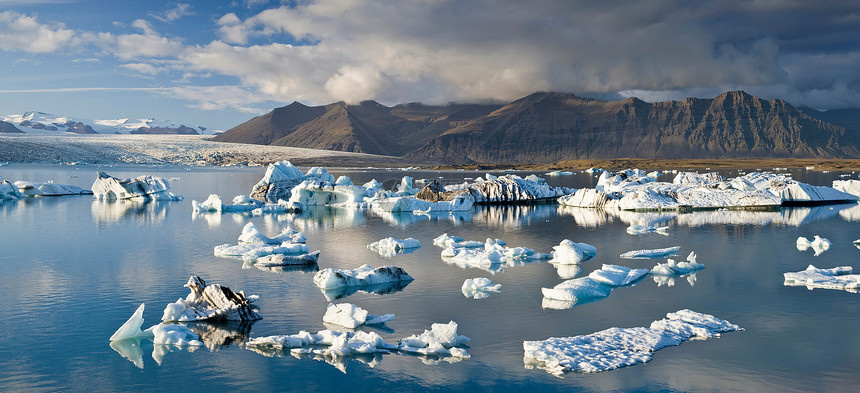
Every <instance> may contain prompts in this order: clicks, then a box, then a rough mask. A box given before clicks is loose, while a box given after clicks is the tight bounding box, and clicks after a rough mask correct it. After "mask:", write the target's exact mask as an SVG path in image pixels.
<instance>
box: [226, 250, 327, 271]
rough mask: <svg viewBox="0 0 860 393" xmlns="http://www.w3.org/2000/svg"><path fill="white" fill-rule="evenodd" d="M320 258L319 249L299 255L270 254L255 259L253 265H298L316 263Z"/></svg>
mask: <svg viewBox="0 0 860 393" xmlns="http://www.w3.org/2000/svg"><path fill="white" fill-rule="evenodd" d="M243 258H244V257H243ZM319 259H320V252H319V250H317V251H314V252H310V253H306V254H298V255H287V254H269V255H265V256H262V257H259V258H257V259H256V261H254V263H253V266H255V267H257V268H272V267H283V266H296V265H315V264H316V263H317V262H318V261H319Z"/></svg>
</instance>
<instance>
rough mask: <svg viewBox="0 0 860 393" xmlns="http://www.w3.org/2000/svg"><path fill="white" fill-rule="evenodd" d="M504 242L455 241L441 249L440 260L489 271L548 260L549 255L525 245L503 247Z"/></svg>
mask: <svg viewBox="0 0 860 393" xmlns="http://www.w3.org/2000/svg"><path fill="white" fill-rule="evenodd" d="M504 244H507V243H505V242H503V241H502V242H500V241H498V239H496V240H493V239H487V240H486V241H485V242H484V245H483V247H480V246H478V247H476V246H475V244H473V243H471V242H466V241H463V242H455V243H453V244H452V245H450V246H448V247H446V248H445V249H444V250H442V254H441V255H442V260H443V261H445V262H447V263H450V264H454V265H457V266H459V267H461V268H463V269H467V268H478V269H483V270H486V271H488V272H491V273H495V272H497V271H501V270H502V269H503V268H504V267H505V266H519V265H524V264H526V263H529V262H534V261H541V260H548V259H550V258H552V256H551V255H549V254H545V253H540V252H535V250H532V249H530V248H525V247H505V246H504Z"/></svg>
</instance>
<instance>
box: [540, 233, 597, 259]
mask: <svg viewBox="0 0 860 393" xmlns="http://www.w3.org/2000/svg"><path fill="white" fill-rule="evenodd" d="M552 249H553V252H552V259H551V260H550V263H555V264H559V265H574V264H578V263H580V262H582V261H587V260H589V259H591V258H594V257H595V256H596V255H597V248H596V247H594V246H592V245H590V244H586V243H577V242H574V241H572V240H569V239H564V240H562V241H561V243H559V245H557V246H553V247H552Z"/></svg>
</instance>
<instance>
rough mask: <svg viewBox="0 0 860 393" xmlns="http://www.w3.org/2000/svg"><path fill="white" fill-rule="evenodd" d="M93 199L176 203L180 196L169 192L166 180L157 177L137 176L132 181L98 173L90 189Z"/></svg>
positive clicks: (180, 198)
mask: <svg viewBox="0 0 860 393" xmlns="http://www.w3.org/2000/svg"><path fill="white" fill-rule="evenodd" d="M92 189H93V190H92V191H93V197H94V198H95V199H98V200H107V201H113V200H119V199H155V200H167V201H178V200H182V196H179V195H173V193H171V192H170V184H168V183H167V179H164V178H162V177H157V176H139V177H136V178H134V179H120V178H116V177H113V176H110V175H108V174H107V173H104V172H98V174H97V176H96V180H95V182H94V183H93V187H92Z"/></svg>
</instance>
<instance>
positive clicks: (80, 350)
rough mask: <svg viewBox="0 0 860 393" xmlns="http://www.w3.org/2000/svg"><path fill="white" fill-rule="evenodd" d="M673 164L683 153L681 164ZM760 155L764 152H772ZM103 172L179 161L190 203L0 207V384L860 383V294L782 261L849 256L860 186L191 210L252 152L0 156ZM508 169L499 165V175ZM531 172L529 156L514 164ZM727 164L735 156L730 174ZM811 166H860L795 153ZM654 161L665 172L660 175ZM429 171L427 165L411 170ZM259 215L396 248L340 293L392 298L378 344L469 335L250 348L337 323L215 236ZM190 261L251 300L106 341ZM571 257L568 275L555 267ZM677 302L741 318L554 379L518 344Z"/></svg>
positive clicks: (143, 170) (445, 176)
mask: <svg viewBox="0 0 860 393" xmlns="http://www.w3.org/2000/svg"><path fill="white" fill-rule="evenodd" d="M679 169H680V168H679ZM765 169H769V168H765ZM98 171H105V172H107V173H109V174H111V175H113V176H117V177H136V176H139V175H145V174H148V175H157V176H161V177H164V178H168V179H170V185H171V191H172V192H173V193H175V194H177V195H182V196H183V197H184V198H185V199H184V200H183V201H169V202H168V201H152V202H145V203H140V202H104V201H96V200H93V198H92V196H86V195H85V196H63V197H38V198H27V199H24V200H21V201H17V202H4V203H3V204H0V217H2V218H0V223H2V225H0V238H2V247H0V251H2V252H0V266H2V272H3V274H2V275H0V284H2V285H0V288H3V289H4V291H3V293H4V296H5V297H6V298H5V299H4V301H2V302H0V318H2V320H3V321H4V322H3V324H2V325H0V326H2V327H0V369H2V370H3V372H2V373H0V390H10V391H21V390H40V391H44V390H51V391H54V390H72V391H82V390H86V391H119V390H123V391H163V390H166V389H194V390H210V391H226V390H236V389H239V390H264V391H270V390H279V391H333V390H341V391H379V390H397V391H428V390H437V391H475V390H478V391H486V390H493V391H632V390H635V391H713V390H717V391H851V390H854V387H856V386H857V385H858V383H860V376H858V374H857V373H856V368H857V365H860V335H858V334H856V333H854V332H855V331H856V329H855V326H857V323H858V322H860V294H858V293H852V292H849V291H842V290H828V289H814V290H808V289H807V288H805V287H802V286H786V285H784V279H783V273H786V272H798V271H801V270H804V269H805V268H806V267H807V266H808V265H810V264H814V265H815V266H817V267H819V268H831V267H836V266H843V265H848V266H853V267H854V268H855V269H860V250H858V249H857V248H856V247H855V246H854V245H853V244H852V242H853V241H854V240H856V239H858V238H860V205H858V204H856V203H855V204H837V205H823V206H816V207H793V208H782V209H778V210H773V211H702V212H692V213H684V214H678V213H675V212H662V213H658V212H651V213H632V212H623V213H616V212H609V211H604V210H598V209H583V208H571V207H563V206H559V205H557V204H537V205H525V206H477V207H475V208H474V209H473V210H472V211H471V212H468V213H459V212H458V213H455V214H435V215H429V216H427V215H415V214H403V213H401V214H390V213H389V214H379V213H376V212H373V211H369V210H362V209H355V208H330V207H311V208H310V209H308V211H306V212H303V213H298V214H266V215H262V216H250V215H246V214H234V213H227V214H206V213H203V214H194V213H193V212H192V206H191V201H192V200H197V201H203V200H205V199H206V198H207V196H208V195H209V194H213V193H214V194H219V195H220V196H221V197H222V198H223V199H224V200H225V201H229V200H230V199H232V197H233V196H236V195H240V194H247V193H248V192H249V190H250V189H251V187H252V186H253V185H254V184H255V183H256V182H257V181H258V180H259V179H260V177H261V176H262V174H263V172H264V171H265V168H261V167H250V168H245V167H236V168H201V167H141V166H97V165H76V166H59V165H14V164H11V165H5V166H2V167H0V178H2V179H7V180H11V181H15V180H29V181H47V180H53V181H54V182H56V183H61V184H70V185H77V186H80V187H84V188H90V187H91V185H92V182H93V180H94V179H95V177H96V173H97V172H98ZM329 171H330V172H331V173H332V174H334V175H335V176H338V175H348V176H349V177H350V178H351V179H352V180H353V182H354V183H356V184H361V183H363V182H366V181H369V180H371V179H376V180H378V181H379V182H382V183H383V184H384V185H385V186H386V188H391V187H393V186H394V185H395V184H397V183H399V180H400V178H401V177H402V176H404V175H409V176H412V177H413V178H415V179H431V180H432V179H440V180H442V181H443V183H457V182H462V181H463V179H464V178H474V177H478V176H481V175H483V174H484V173H485V172H476V171H441V172H440V171H421V170H413V171H401V170H380V169H331V168H330V169H329ZM492 173H494V174H501V173H499V172H492ZM522 174H523V175H526V174H530V172H523V173H522ZM537 175H539V176H542V177H545V178H546V179H547V182H549V183H550V184H552V185H555V186H558V185H561V186H567V187H593V186H594V184H595V182H596V177H595V176H593V175H589V174H585V173H574V174H572V175H561V176H546V175H545V174H544V173H537ZM736 175H737V171H729V172H726V176H736ZM792 175H793V176H794V178H795V179H797V180H800V181H803V182H807V183H810V184H814V185H830V184H831V182H832V180H834V179H841V178H844V177H840V176H842V175H847V178H852V179H857V178H858V177H857V174H850V173H848V174H844V173H839V172H831V173H823V172H817V171H805V170H795V171H792ZM666 176H669V177H671V176H672V175H671V174H667V175H666ZM416 186H420V184H416ZM248 222H253V223H254V224H255V225H256V226H257V228H259V229H260V231H261V232H263V233H265V234H268V235H273V234H276V233H279V232H280V231H281V229H282V228H283V227H285V226H287V225H291V226H293V227H294V228H296V229H298V230H300V231H303V232H304V233H305V236H306V237H307V244H308V246H309V247H310V249H311V250H320V258H319V266H318V267H319V268H320V269H324V268H329V267H330V268H339V269H354V268H356V267H359V266H360V265H362V264H369V265H371V266H374V267H378V266H383V265H394V266H398V267H402V268H403V269H404V270H406V271H407V272H408V273H409V274H410V275H411V276H412V277H413V278H414V281H412V282H410V283H408V284H407V285H405V286H403V287H402V288H401V287H397V288H388V290H382V291H379V292H381V293H374V292H372V291H356V292H354V293H344V294H340V295H339V296H342V297H341V298H339V299H337V300H334V302H335V303H341V302H349V303H352V304H355V305H357V306H359V307H361V308H363V309H365V310H367V311H368V312H370V313H372V314H377V315H383V314H394V315H395V316H396V318H395V319H394V320H392V321H390V322H388V323H386V324H385V326H384V327H364V328H361V329H364V330H366V331H372V332H376V333H378V334H379V335H381V336H382V337H383V338H384V339H385V340H386V341H387V342H390V343H396V342H397V340H398V339H401V338H405V337H408V336H411V335H413V334H420V333H421V332H423V331H424V330H425V329H429V328H430V326H431V325H432V324H433V323H447V322H449V321H455V322H456V323H457V324H458V334H461V335H465V336H468V337H469V338H471V341H470V342H469V343H468V346H467V347H465V349H466V350H467V351H468V353H469V354H470V355H471V358H469V359H455V358H450V357H442V358H435V357H420V356H413V355H406V354H403V353H391V354H385V355H379V354H377V355H363V356H353V357H346V358H342V359H339V360H338V361H332V360H329V361H328V362H327V361H325V360H324V359H314V357H313V356H301V355H296V356H293V355H292V354H291V353H290V352H289V351H260V352H257V351H252V350H249V348H246V347H245V346H244V344H243V343H244V342H246V341H247V340H249V339H250V338H253V337H262V336H269V335H284V334H294V333H298V332H299V331H300V330H307V331H310V332H316V331H318V330H323V329H329V328H331V326H327V325H326V324H324V323H323V315H324V314H325V312H326V307H327V306H328V304H329V303H330V302H329V300H328V299H327V297H326V294H325V293H323V292H322V291H321V290H320V289H319V288H318V287H317V286H316V285H314V283H313V281H312V279H313V276H314V273H316V269H314V268H268V269H258V268H255V267H249V266H243V262H242V261H240V260H235V259H227V258H219V257H216V256H214V255H213V247H215V246H217V245H220V244H225V243H234V244H235V242H236V238H237V236H238V235H239V234H240V233H241V232H242V228H243V227H244V226H245V225H246V224H247V223H248ZM634 224H635V225H659V226H668V230H666V231H665V234H662V233H655V232H651V233H641V234H630V233H628V232H627V228H628V227H629V226H631V225H634ZM443 233H448V234H449V235H452V236H460V237H463V238H465V239H469V240H478V241H483V240H484V239H487V238H493V239H502V240H504V241H506V242H507V244H508V246H511V247H518V246H522V247H528V248H531V249H534V250H535V251H538V252H549V251H552V247H553V246H556V245H558V244H559V242H560V241H561V240H563V239H571V240H573V241H575V242H584V243H587V244H590V245H593V246H595V247H596V248H597V255H596V257H595V258H593V259H590V260H587V261H584V262H582V263H580V264H579V265H578V267H579V269H581V270H580V271H579V272H577V271H576V269H575V268H569V269H557V268H556V267H555V266H554V265H553V264H550V263H548V262H546V261H534V262H530V263H524V264H520V265H517V266H493V267H491V268H489V269H477V268H465V267H461V266H458V265H457V264H453V263H447V262H446V261H445V260H443V259H442V258H441V257H440V253H441V251H442V249H441V248H439V247H437V246H434V245H433V239H434V238H436V237H437V236H439V235H441V234H443ZM814 235H820V236H821V237H825V238H828V239H829V240H830V241H831V242H832V243H833V246H832V247H831V248H830V249H828V250H827V251H824V252H821V253H820V254H819V255H817V256H816V255H815V254H814V253H813V251H811V250H807V251H800V250H798V249H797V248H796V247H795V241H796V239H797V238H798V237H800V236H804V237H807V238H810V239H811V238H812V237H813V236H814ZM387 237H395V238H398V239H405V238H408V237H413V238H415V239H418V240H419V241H420V244H421V246H420V247H419V248H417V249H414V250H410V251H411V252H409V253H402V254H397V255H394V256H392V257H390V258H387V257H384V256H381V255H380V254H378V253H376V252H374V251H372V250H370V249H368V248H367V245H369V244H371V243H373V242H375V241H378V240H380V239H384V238H387ZM672 246H680V247H681V249H680V253H679V255H678V256H676V257H674V259H676V260H683V259H684V256H686V255H687V254H689V252H691V251H694V252H695V253H696V255H697V258H698V262H699V263H701V264H703V265H705V266H706V268H705V269H703V270H699V271H697V272H696V273H695V276H685V277H677V278H674V279H672V278H659V277H651V276H647V277H645V278H644V279H642V280H640V281H638V282H636V283H635V284H634V285H632V286H627V287H622V288H617V289H615V290H613V291H612V293H611V295H610V296H607V297H606V298H603V299H602V300H599V301H593V302H589V303H585V304H578V305H562V306H558V305H557V304H547V302H545V301H544V299H543V296H542V294H541V288H552V287H553V286H555V285H557V284H559V283H561V282H562V281H564V280H566V279H567V278H572V277H584V276H587V275H588V274H589V273H590V272H592V271H594V270H597V269H600V268H601V266H602V265H603V264H615V265H622V266H626V267H630V268H644V269H650V268H652V267H654V265H656V264H657V263H664V262H666V259H665V258H662V259H622V258H620V257H619V255H621V254H622V253H625V252H628V251H631V250H642V249H657V248H665V247H672ZM191 275H197V276H201V277H202V278H204V279H205V280H206V281H207V282H209V283H218V284H221V285H224V286H228V287H230V288H231V289H233V290H235V291H238V290H243V291H244V292H245V294H249V295H250V294H256V295H260V299H259V300H258V301H257V302H256V303H255V304H256V305H257V306H258V307H259V311H258V312H259V314H260V315H261V316H262V317H263V319H261V320H258V321H254V322H241V323H240V322H226V323H194V324H189V325H188V326H189V327H190V328H191V329H192V330H194V331H195V332H197V333H198V334H199V335H200V336H201V338H202V341H203V342H204V344H205V345H204V346H203V347H197V348H176V347H167V346H161V345H153V344H152V343H151V342H148V341H146V340H142V341H140V342H139V343H137V342H136V343H131V344H129V343H125V344H128V345H114V346H113V347H112V346H111V343H110V342H109V340H108V338H109V337H110V336H111V335H112V334H113V333H114V331H116V330H117V328H119V326H120V325H122V324H123V323H124V322H125V321H126V320H127V319H128V318H129V316H130V315H131V314H132V313H133V312H134V311H135V310H136V309H137V307H138V306H139V305H140V304H141V303H145V304H146V310H145V312H144V320H145V323H144V327H148V326H151V325H153V324H156V323H158V322H159V321H160V319H161V314H162V310H163V309H164V306H165V305H167V304H168V303H171V302H174V301H176V299H178V298H180V297H185V296H186V295H187V294H188V289H187V288H184V287H183V284H185V283H186V281H187V280H188V277H189V276H191ZM562 276H564V278H563V277H562ZM479 277H484V278H489V279H491V280H492V282H493V283H494V284H501V288H500V290H499V291H498V292H491V293H490V294H489V296H486V297H485V298H482V299H474V298H468V297H466V296H464V294H463V292H461V286H462V285H463V283H464V281H465V280H466V279H471V278H479ZM681 309H690V310H694V311H697V312H700V313H705V314H710V315H713V316H715V317H717V318H721V319H724V320H727V321H730V322H731V323H734V324H737V325H739V326H740V327H742V328H743V329H744V330H743V331H738V332H731V333H724V334H723V335H722V337H720V338H712V339H709V340H706V341H690V342H686V343H683V344H681V345H679V346H672V347H667V348H664V349H661V350H659V351H657V352H655V353H654V354H653V359H652V360H651V361H650V362H648V363H645V364H640V365H635V366H630V367H625V368H620V369H617V370H612V371H605V372H599V373H566V374H564V375H563V377H562V378H560V377H558V376H556V375H553V374H551V373H548V372H547V371H545V370H543V369H541V368H539V367H535V366H534V365H532V364H530V363H529V362H526V361H524V359H523V341H534V340H544V339H547V338H550V337H569V336H578V335H587V334H591V333H595V332H598V331H602V330H604V329H607V328H610V327H620V328H628V327H637V326H645V327H647V326H648V325H649V324H650V323H651V322H652V321H656V320H660V319H662V318H664V317H665V316H666V314H667V313H670V312H675V311H678V310H681Z"/></svg>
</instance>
